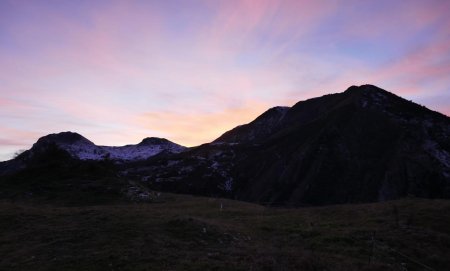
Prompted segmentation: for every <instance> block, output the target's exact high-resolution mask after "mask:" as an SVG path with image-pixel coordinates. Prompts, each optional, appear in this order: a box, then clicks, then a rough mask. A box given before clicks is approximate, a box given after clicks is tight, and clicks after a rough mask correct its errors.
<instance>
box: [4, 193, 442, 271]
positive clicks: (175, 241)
mask: <svg viewBox="0 0 450 271" xmlns="http://www.w3.org/2000/svg"><path fill="white" fill-rule="evenodd" d="M161 199H162V202H161V203H147V204H144V203H141V204H114V205H99V206H88V207H62V206H54V205H42V204H39V205H32V204H29V203H27V204H24V203H10V202H2V203H0V255H1V256H0V257H1V258H0V270H404V269H402V268H403V267H404V266H405V265H406V268H407V270H427V269H426V268H425V267H423V266H421V265H420V264H418V263H413V261H417V262H420V263H423V264H425V265H427V266H430V267H432V268H433V269H434V270H450V227H449V225H450V201H443V200H421V199H420V200H419V199H406V200H400V201H392V202H386V203H377V204H363V205H340V206H329V207H314V208H299V209H279V208H266V207H262V206H259V205H254V204H249V203H243V202H238V201H231V200H220V199H208V198H200V197H191V196H180V195H170V194H163V195H162V197H161ZM221 203H222V204H223V210H222V211H221V210H220V204H221ZM373 232H375V238H374V240H375V242H374V249H373V252H371V251H372V241H371V239H372V235H373ZM392 249H394V250H395V251H396V252H394V251H393V250H392ZM399 253H401V254H403V255H405V256H409V257H410V259H407V258H405V257H404V256H402V255H401V254H399ZM371 254H373V257H370V255H371ZM369 260H370V261H371V262H370V264H369ZM402 263H403V267H402Z"/></svg>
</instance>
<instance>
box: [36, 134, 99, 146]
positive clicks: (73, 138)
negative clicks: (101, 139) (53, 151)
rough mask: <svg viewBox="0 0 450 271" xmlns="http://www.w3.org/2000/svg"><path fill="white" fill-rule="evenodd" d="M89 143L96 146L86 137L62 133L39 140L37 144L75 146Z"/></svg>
mask: <svg viewBox="0 0 450 271" xmlns="http://www.w3.org/2000/svg"><path fill="white" fill-rule="evenodd" d="M78 142H82V143H87V144H92V145H93V144H94V143H92V142H91V141H89V140H88V139H87V138H85V137H84V136H82V135H80V134H78V133H74V132H70V131H67V132H61V133H55V134H49V135H46V136H43V137H41V138H39V140H38V141H37V142H36V143H37V144H38V143H57V144H68V145H70V144H74V143H78Z"/></svg>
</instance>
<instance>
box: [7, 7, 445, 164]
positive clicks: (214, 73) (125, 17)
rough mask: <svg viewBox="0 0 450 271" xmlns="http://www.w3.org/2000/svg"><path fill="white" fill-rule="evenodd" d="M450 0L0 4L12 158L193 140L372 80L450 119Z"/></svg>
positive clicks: (201, 140) (202, 139)
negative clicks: (56, 146) (50, 139)
mask: <svg viewBox="0 0 450 271" xmlns="http://www.w3.org/2000/svg"><path fill="white" fill-rule="evenodd" d="M449 12H450V1H445V0H442V1H433V0H429V1H419V0H417V1H416V0H408V1H404V0H389V1H387V0H386V1H384V0H381V1H356V0H355V1H353V0H346V1H338V0H334V1H333V0H329V1H325V0H324V1H302V0H294V1H272V0H248V1H232V0H224V1H206V0H205V1H201V0H198V1H188V0H179V1H178V0H177V1H171V0H168V1H125V0H123V1H100V0H86V1H82V0H79V1H69V0H67V1H64V0H60V1H44V0H43V1H32V0H30V1H26V0H24V1H22V0H2V1H0V124H1V125H0V161H3V160H7V159H10V158H11V157H12V156H13V154H14V152H15V151H17V150H20V149H28V148H29V147H31V145H32V144H33V143H34V142H35V141H36V140H37V139H38V138H39V137H41V136H44V135H46V134H49V133H55V132H60V131H74V132H78V133H80V134H82V135H83V136H85V137H87V138H88V139H90V140H92V141H93V142H94V143H96V144H98V145H125V144H135V143H138V142H139V141H141V140H142V139H143V138H145V137H151V136H157V137H164V138H167V139H169V140H171V141H174V142H176V143H178V144H181V145H185V146H195V145H198V144H202V143H206V142H209V141H212V140H214V139H215V138H217V137H219V136H220V135H221V134H222V133H224V132H225V131H227V130H229V129H231V128H233V127H235V126H237V125H240V124H244V123H247V122H249V121H251V120H253V119H254V118H255V117H257V116H258V115H260V114H261V113H262V112H264V111H265V110H267V109H268V108H270V107H273V106H278V105H281V106H291V105H293V104H294V103H296V102H298V101H300V100H304V99H307V98H312V97H316V96H321V95H324V94H328V93H333V92H342V91H344V90H345V89H346V88H347V87H349V86H351V85H361V84H373V85H377V86H379V87H382V88H384V89H386V90H388V91H391V92H394V93H395V94H397V95H400V96H402V97H405V98H407V99H410V100H413V101H414V102H417V103H420V104H423V105H425V106H427V107H428V108H430V109H432V110H436V111H440V112H441V113H444V114H447V115H450V76H449V75H450V16H449Z"/></svg>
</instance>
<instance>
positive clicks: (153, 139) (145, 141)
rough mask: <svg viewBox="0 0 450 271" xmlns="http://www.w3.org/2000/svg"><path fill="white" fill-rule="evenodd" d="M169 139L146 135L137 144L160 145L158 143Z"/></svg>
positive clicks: (164, 142) (166, 141)
mask: <svg viewBox="0 0 450 271" xmlns="http://www.w3.org/2000/svg"><path fill="white" fill-rule="evenodd" d="M169 142H170V141H169V140H167V139H165V138H160V137H146V138H144V139H142V141H141V142H140V143H139V144H138V145H139V146H143V145H160V144H166V143H169Z"/></svg>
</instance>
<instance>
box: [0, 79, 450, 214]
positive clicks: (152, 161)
mask: <svg viewBox="0 0 450 271" xmlns="http://www.w3.org/2000/svg"><path fill="white" fill-rule="evenodd" d="M49 146H53V147H55V148H57V149H61V150H63V151H64V152H65V153H67V154H68V155H69V156H70V157H71V159H75V160H81V161H84V160H85V161H91V162H94V163H95V162H96V161H97V162H101V161H103V160H105V158H109V159H106V160H113V161H116V162H115V168H114V170H115V172H116V174H117V175H118V176H120V178H123V179H125V180H132V181H134V182H137V183H140V184H141V185H143V186H146V187H148V188H149V189H152V190H161V191H169V192H176V193H188V194H198V195H205V196H214V197H216V196H221V197H231V198H236V199H240V200H246V201H253V202H260V203H265V204H277V205H293V206H298V205H323V204H334V203H351V202H372V201H384V200H390V199H396V198H401V197H405V196H409V195H412V196H419V197H427V198H450V119H449V117H447V116H445V115H442V114H440V113H437V112H434V111H431V110H429V109H427V108H425V107H423V106H420V105H417V104H415V103H413V102H410V101H407V100H405V99H403V98H401V97H398V96H396V95H394V94H392V93H389V92H387V91H385V90H382V89H380V88H378V87H375V86H372V85H363V86H359V87H356V86H352V87H350V88H348V89H347V90H346V91H344V92H342V93H336V94H329V95H325V96H322V97H318V98H313V99H309V100H306V101H301V102H298V103H297V104H295V105H294V106H292V107H290V108H286V107H275V108H272V109H269V110H268V111H267V112H265V113H263V114H262V115H261V116H260V117H258V118H256V119H255V120H254V121H253V122H250V123H248V124H245V125H242V126H238V127H236V128H234V129H232V130H231V131H228V132H226V133H225V134H223V135H222V136H221V137H219V138H218V139H217V140H215V141H213V142H211V143H208V144H203V145H201V146H198V147H194V148H189V149H185V148H183V147H180V146H179V145H176V144H174V143H171V142H169V141H167V140H163V139H156V138H149V139H145V140H144V141H143V142H141V143H140V144H138V145H127V146H124V147H104V146H96V145H95V144H93V143H92V142H90V141H89V140H87V139H85V138H83V137H81V136H80V135H78V134H73V133H61V134H57V135H49V136H47V137H44V138H41V139H40V140H39V141H38V142H37V143H36V144H35V145H34V146H33V148H32V149H31V150H30V151H27V152H25V153H23V154H22V155H20V156H19V157H17V158H16V159H14V160H12V161H9V162H7V163H6V164H5V163H1V164H0V172H3V173H5V172H12V171H14V170H15V171H18V170H19V171H20V170H23V169H24V168H27V167H29V166H30V162H29V161H33V162H32V163H31V165H33V164H39V161H41V160H42V159H41V158H39V157H40V156H39V155H35V154H36V153H42V150H45V149H46V148H48V147H49ZM155 154H158V155H155ZM46 157H49V156H48V155H47V156H46ZM117 161H120V163H117Z"/></svg>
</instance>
